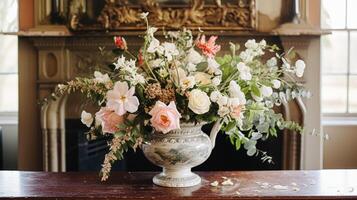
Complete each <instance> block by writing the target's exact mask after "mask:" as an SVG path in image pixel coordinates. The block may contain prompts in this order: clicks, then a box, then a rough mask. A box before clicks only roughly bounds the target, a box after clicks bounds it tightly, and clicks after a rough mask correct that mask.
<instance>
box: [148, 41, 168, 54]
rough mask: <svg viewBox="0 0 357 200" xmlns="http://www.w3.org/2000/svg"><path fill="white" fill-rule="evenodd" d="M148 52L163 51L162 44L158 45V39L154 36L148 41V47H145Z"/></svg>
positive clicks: (160, 52)
mask: <svg viewBox="0 0 357 200" xmlns="http://www.w3.org/2000/svg"><path fill="white" fill-rule="evenodd" d="M147 52H148V53H155V52H158V53H159V54H162V53H163V52H164V49H163V48H162V46H160V41H159V40H158V39H156V38H152V40H151V41H150V44H149V47H148V49H147Z"/></svg>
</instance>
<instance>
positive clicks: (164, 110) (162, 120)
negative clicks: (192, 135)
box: [149, 101, 181, 134]
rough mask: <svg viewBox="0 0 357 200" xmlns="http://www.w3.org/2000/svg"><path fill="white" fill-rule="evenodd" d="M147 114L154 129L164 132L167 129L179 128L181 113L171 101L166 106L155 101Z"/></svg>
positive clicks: (166, 131)
mask: <svg viewBox="0 0 357 200" xmlns="http://www.w3.org/2000/svg"><path fill="white" fill-rule="evenodd" d="M149 114H150V115H151V116H152V117H151V119H150V122H151V124H152V126H153V127H154V128H155V130H156V131H160V132H162V133H164V134H166V133H168V132H169V131H172V130H175V129H180V118H181V115H180V113H179V112H178V111H177V109H176V105H175V103H174V102H173V101H171V102H170V104H169V105H168V106H167V105H166V104H164V103H163V102H161V101H157V102H156V104H155V106H154V107H153V108H152V109H151V111H150V112H149Z"/></svg>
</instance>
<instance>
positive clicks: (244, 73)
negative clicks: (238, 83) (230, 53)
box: [237, 62, 252, 81]
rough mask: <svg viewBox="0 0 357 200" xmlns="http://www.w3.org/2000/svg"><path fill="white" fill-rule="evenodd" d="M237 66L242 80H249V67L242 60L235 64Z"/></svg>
mask: <svg viewBox="0 0 357 200" xmlns="http://www.w3.org/2000/svg"><path fill="white" fill-rule="evenodd" d="M237 68H238V71H239V77H240V78H241V79H242V80H246V81H249V80H251V79H252V74H251V73H250V68H249V67H248V66H247V65H246V64H244V63H243V62H240V63H238V64H237Z"/></svg>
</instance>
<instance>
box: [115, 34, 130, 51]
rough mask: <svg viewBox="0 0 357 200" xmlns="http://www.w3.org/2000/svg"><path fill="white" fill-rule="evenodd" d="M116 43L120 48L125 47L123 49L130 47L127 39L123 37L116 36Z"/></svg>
mask: <svg viewBox="0 0 357 200" xmlns="http://www.w3.org/2000/svg"><path fill="white" fill-rule="evenodd" d="M114 43H115V46H116V47H117V48H119V49H123V50H127V49H128V45H127V44H126V41H125V39H124V38H123V37H120V36H115V37H114Z"/></svg>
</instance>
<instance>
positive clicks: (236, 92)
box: [228, 81, 246, 104]
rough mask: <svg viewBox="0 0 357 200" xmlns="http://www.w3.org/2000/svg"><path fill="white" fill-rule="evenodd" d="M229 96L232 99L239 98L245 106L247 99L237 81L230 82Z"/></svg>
mask: <svg viewBox="0 0 357 200" xmlns="http://www.w3.org/2000/svg"><path fill="white" fill-rule="evenodd" d="M228 91H229V95H230V97H232V98H238V99H239V101H240V104H245V103H246V99H245V95H244V93H243V92H242V91H241V89H240V86H239V85H238V84H237V82H235V81H231V82H229V88H228Z"/></svg>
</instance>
